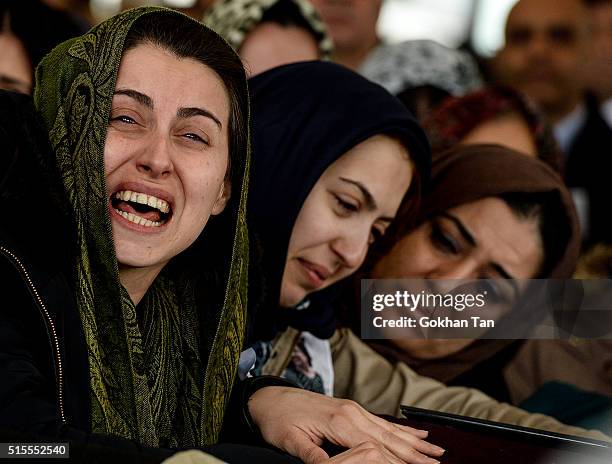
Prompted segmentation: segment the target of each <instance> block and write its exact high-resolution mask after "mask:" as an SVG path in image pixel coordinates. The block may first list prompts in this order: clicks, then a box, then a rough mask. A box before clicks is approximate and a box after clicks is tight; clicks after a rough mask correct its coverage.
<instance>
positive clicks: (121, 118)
mask: <svg viewBox="0 0 612 464" xmlns="http://www.w3.org/2000/svg"><path fill="white" fill-rule="evenodd" d="M111 121H112V122H121V123H124V124H136V121H134V119H132V118H130V117H129V116H125V115H119V116H115V117H114V118H111Z"/></svg>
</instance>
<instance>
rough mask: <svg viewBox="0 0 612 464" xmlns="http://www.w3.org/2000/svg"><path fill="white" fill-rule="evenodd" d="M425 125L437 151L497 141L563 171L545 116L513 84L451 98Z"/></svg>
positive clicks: (437, 109) (561, 160) (428, 118)
mask: <svg viewBox="0 0 612 464" xmlns="http://www.w3.org/2000/svg"><path fill="white" fill-rule="evenodd" d="M423 127H424V129H425V131H426V132H427V135H428V137H429V141H430V142H431V147H432V151H433V152H434V153H439V152H442V151H444V150H447V149H449V148H451V147H452V146H453V145H455V144H473V143H497V144H500V145H504V146H506V147H508V148H512V149H514V150H517V151H519V152H521V153H524V154H526V155H531V156H534V157H536V158H540V159H541V160H542V161H544V162H545V163H546V164H548V165H549V166H550V167H552V168H553V169H554V170H556V171H558V172H561V171H562V165H563V159H562V155H561V152H560V150H559V147H558V145H557V142H556V141H555V138H554V135H553V133H552V129H551V127H550V125H549V124H548V122H547V120H546V118H545V117H544V115H543V114H542V113H541V112H540V111H539V109H538V108H537V107H536V106H535V105H534V104H533V103H532V102H531V101H529V100H528V99H527V98H526V97H525V96H524V95H522V94H521V93H519V92H517V91H515V90H513V89H512V88H510V87H502V86H489V87H485V88H483V89H481V90H478V91H476V92H472V93H470V94H468V95H465V96H463V97H456V98H448V99H447V100H445V101H444V103H443V104H442V105H440V106H439V107H438V108H436V109H435V110H434V111H433V112H432V113H431V114H430V115H429V116H428V117H427V118H426V119H425V120H424V121H423Z"/></svg>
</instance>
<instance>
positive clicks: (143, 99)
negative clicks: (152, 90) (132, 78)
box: [115, 89, 153, 110]
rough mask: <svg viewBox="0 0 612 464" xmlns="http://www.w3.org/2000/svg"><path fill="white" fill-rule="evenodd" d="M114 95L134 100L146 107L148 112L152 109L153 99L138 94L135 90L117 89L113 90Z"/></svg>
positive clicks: (140, 93)
mask: <svg viewBox="0 0 612 464" xmlns="http://www.w3.org/2000/svg"><path fill="white" fill-rule="evenodd" d="M115 95H125V96H126V97H130V98H132V99H134V100H136V101H137V102H138V103H140V104H141V105H143V106H146V107H147V108H149V109H150V110H152V109H153V99H152V98H151V97H149V96H148V95H146V94H144V93H142V92H138V91H137V90H132V89H117V90H115Z"/></svg>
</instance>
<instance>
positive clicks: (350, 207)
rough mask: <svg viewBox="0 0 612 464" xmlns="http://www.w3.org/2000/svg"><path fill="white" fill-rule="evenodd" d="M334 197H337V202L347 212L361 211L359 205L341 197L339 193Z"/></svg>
mask: <svg viewBox="0 0 612 464" xmlns="http://www.w3.org/2000/svg"><path fill="white" fill-rule="evenodd" d="M334 198H335V199H336V203H337V204H338V206H339V207H340V209H341V210H343V211H344V212H345V213H355V212H357V211H359V206H358V205H355V204H353V203H350V202H348V201H346V200H343V199H342V197H340V196H339V195H334Z"/></svg>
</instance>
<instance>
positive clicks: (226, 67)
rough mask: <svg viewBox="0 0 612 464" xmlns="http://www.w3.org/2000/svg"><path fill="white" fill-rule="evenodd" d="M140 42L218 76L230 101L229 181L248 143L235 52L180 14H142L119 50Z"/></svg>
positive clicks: (245, 93) (239, 64) (241, 78)
mask: <svg viewBox="0 0 612 464" xmlns="http://www.w3.org/2000/svg"><path fill="white" fill-rule="evenodd" d="M143 43H150V44H152V45H156V46H158V47H161V48H163V49H164V50H167V51H168V52H170V53H172V54H174V55H176V56H177V57H180V58H192V59H194V60H196V61H199V62H200V63H202V64H203V65H205V66H207V67H209V68H210V69H212V70H213V71H214V72H215V73H216V74H217V75H218V76H219V78H220V79H221V81H222V82H223V84H224V85H225V88H226V89H227V94H228V98H229V102H230V112H229V128H228V137H229V141H228V142H229V144H228V145H229V166H228V176H229V179H231V180H232V184H233V185H234V186H236V185H235V184H234V182H235V181H236V180H237V177H236V175H237V174H239V173H237V172H236V169H237V167H238V166H240V162H239V160H240V159H241V158H243V155H242V154H241V150H245V149H246V147H247V146H248V117H249V115H248V114H247V113H248V90H247V86H246V73H245V70H244V67H243V65H242V62H241V61H240V58H239V57H238V55H236V54H235V53H234V51H233V50H232V49H231V48H230V46H229V45H228V44H227V43H226V42H225V41H224V40H223V39H222V38H221V37H220V36H219V35H218V34H217V33H215V32H213V31H212V30H210V29H209V28H207V27H205V26H203V25H202V24H200V23H198V22H196V21H191V20H190V21H185V18H183V17H181V16H180V15H178V14H177V15H143V16H141V17H140V18H139V19H138V20H136V22H135V23H134V25H133V26H132V28H131V29H130V32H129V33H128V35H127V37H126V39H125V44H124V47H123V53H125V52H127V51H128V50H130V49H132V48H134V47H136V46H137V45H140V44H143Z"/></svg>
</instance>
